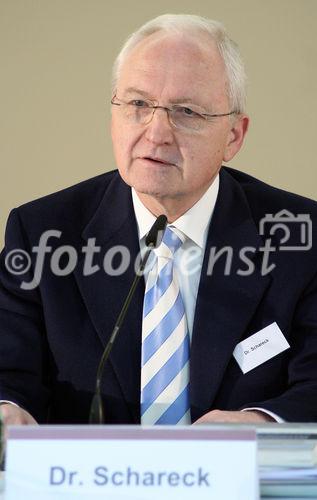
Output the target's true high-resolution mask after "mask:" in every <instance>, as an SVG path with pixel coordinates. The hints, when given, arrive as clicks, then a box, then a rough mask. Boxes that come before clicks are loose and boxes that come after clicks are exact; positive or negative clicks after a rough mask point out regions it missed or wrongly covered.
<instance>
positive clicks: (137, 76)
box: [112, 32, 246, 211]
mask: <svg viewBox="0 0 317 500" xmlns="http://www.w3.org/2000/svg"><path fill="white" fill-rule="evenodd" d="M226 86H227V79H226V75H225V68H224V64H223V61H222V59H221V57H220V55H219V53H218V50H217V49H216V46H214V45H213V42H212V41H210V39H209V38H206V39H205V38H204V37H200V39H198V41H197V40H194V39H188V37H187V38H185V37H180V36H175V35H174V36H173V35H166V34H163V33H161V32H158V33H154V34H153V35H151V36H150V37H148V38H146V39H145V40H143V41H142V42H140V43H139V44H138V45H137V46H136V47H135V48H134V49H133V51H132V52H131V53H130V54H129V55H128V57H127V58H126V60H125V62H124V63H123V65H122V67H121V72H120V76H119V80H118V84H117V89H116V96H117V97H118V98H119V99H121V100H123V101H126V102H128V101H131V100H134V99H136V100H140V99H142V100H144V99H148V100H151V101H156V104H159V105H161V106H166V107H170V106H171V105H173V104H182V105H185V106H186V105H187V106H188V107H191V106H193V107H195V109H197V107H198V109H199V110H201V112H202V113H203V112H205V113H212V114H215V113H227V112H230V111H232V110H231V109H230V105H229V100H228V96H227V92H226ZM237 121H239V119H238V120H237ZM240 128H241V127H240ZM242 128H243V127H242ZM245 128H246V127H245ZM244 132H245V130H244ZM238 135H239V134H238ZM240 135H241V134H240ZM243 135H244V133H243ZM242 138H243V137H242ZM242 138H241V137H240V139H241V140H240V143H239V144H238V145H237V144H236V143H237V134H236V131H235V128H234V126H233V124H232V122H231V120H230V117H219V118H214V119H213V120H212V121H210V122H207V121H206V122H204V126H203V128H202V129H201V130H199V131H191V130H184V129H177V128H175V127H174V126H173V125H171V123H170V122H169V119H168V116H167V113H166V111H165V110H162V109H158V110H156V111H155V113H154V116H153V118H152V121H151V122H150V123H149V124H147V125H141V124H136V123H131V122H130V121H129V120H128V119H126V118H125V116H124V113H123V112H122V109H121V108H120V107H119V106H113V109H112V141H113V147H114V154H115V158H116V162H117V166H118V169H119V172H120V175H121V177H122V178H123V180H124V181H125V182H126V183H127V184H129V185H130V186H133V187H134V188H135V190H136V191H137V193H138V194H139V196H140V198H141V200H143V201H144V202H145V204H146V205H151V203H149V201H151V200H152V201H153V200H156V201H159V202H160V203H161V204H163V205H164V204H171V203H176V204H178V205H180V204H181V206H182V207H183V209H184V211H186V210H188V209H189V208H190V207H191V206H192V205H194V203H196V201H197V200H198V199H199V198H200V197H201V196H202V195H203V193H204V192H205V191H206V190H207V188H208V187H209V185H210V184H211V183H212V181H213V179H214V177H215V176H216V174H217V173H218V171H219V169H220V167H221V164H222V162H223V161H224V160H225V161H228V160H230V159H231V158H232V156H234V154H235V153H236V152H237V150H238V149H239V148H240V146H241V143H242ZM238 142H239V141H238ZM147 202H148V203H147ZM148 208H150V209H151V207H150V206H149V207H148Z"/></svg>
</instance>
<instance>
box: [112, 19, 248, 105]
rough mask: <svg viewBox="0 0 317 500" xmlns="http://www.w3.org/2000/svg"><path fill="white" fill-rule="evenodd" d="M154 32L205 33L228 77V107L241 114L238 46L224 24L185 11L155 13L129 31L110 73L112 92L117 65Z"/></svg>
mask: <svg viewBox="0 0 317 500" xmlns="http://www.w3.org/2000/svg"><path fill="white" fill-rule="evenodd" d="M157 31H165V32H169V33H171V32H174V33H179V34H184V33H191V34H193V33H196V34H197V32H200V33H207V34H208V35H209V36H210V37H211V38H212V40H214V42H215V43H216V45H217V48H218V50H219V53H220V55H221V57H222V59H223V61H224V65H225V69H226V73H227V78H228V97H229V101H230V104H231V106H232V110H234V111H236V112H240V113H243V112H244V111H245V107H246V74H245V69H244V64H243V61H242V58H241V54H240V50H239V47H238V45H237V44H236V43H235V42H234V41H233V40H231V39H230V38H229V36H228V34H227V32H226V30H225V27H224V26H223V24H222V23H220V22H218V21H213V20H212V19H206V18H204V17H200V16H195V15H189V14H164V15H162V16H158V17H156V18H154V19H152V20H150V21H148V22H147V23H145V24H143V26H141V28H139V29H138V30H137V31H135V32H134V33H132V35H130V36H129V37H128V39H127V40H126V42H125V43H124V45H123V47H122V48H121V51H120V52H119V54H118V56H117V58H116V60H115V62H114V65H113V72H112V92H113V94H114V93H115V90H116V86H117V82H118V78H119V73H120V69H121V66H122V64H123V62H124V60H125V58H126V57H127V55H128V54H129V53H130V52H131V51H132V49H133V48H134V47H135V46H136V45H137V44H138V43H139V42H141V41H142V40H144V39H145V38H146V37H148V36H150V35H152V34H153V33H156V32H157Z"/></svg>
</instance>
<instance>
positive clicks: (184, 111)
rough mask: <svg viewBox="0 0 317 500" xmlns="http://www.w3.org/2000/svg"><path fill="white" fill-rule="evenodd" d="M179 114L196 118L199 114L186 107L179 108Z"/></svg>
mask: <svg viewBox="0 0 317 500" xmlns="http://www.w3.org/2000/svg"><path fill="white" fill-rule="evenodd" d="M178 109H179V112H180V113H181V114H183V115H185V116H195V115H197V113H195V111H193V110H192V109H190V108H186V107H185V106H180V107H179V108H178Z"/></svg>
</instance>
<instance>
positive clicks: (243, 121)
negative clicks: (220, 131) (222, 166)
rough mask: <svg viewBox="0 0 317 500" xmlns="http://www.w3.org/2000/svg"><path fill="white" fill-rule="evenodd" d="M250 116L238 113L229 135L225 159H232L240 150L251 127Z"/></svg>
mask: <svg viewBox="0 0 317 500" xmlns="http://www.w3.org/2000/svg"><path fill="white" fill-rule="evenodd" d="M249 121H250V120H249V117H248V116H247V115H243V114H241V115H238V117H237V118H236V119H235V120H234V122H233V123H232V127H231V130H230V132H229V135H228V144H227V147H226V149H225V153H224V157H223V160H224V161H225V162H227V161H230V160H232V158H233V157H234V156H235V155H236V154H237V153H238V151H239V150H240V148H241V146H242V144H243V140H244V137H245V134H246V133H247V130H248V128H249Z"/></svg>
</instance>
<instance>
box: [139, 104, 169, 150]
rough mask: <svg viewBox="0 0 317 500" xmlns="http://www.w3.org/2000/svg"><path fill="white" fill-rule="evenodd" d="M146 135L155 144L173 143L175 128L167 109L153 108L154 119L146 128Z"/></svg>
mask: <svg viewBox="0 0 317 500" xmlns="http://www.w3.org/2000/svg"><path fill="white" fill-rule="evenodd" d="M145 137H146V139H147V140H148V141H149V142H152V143H153V144H171V143H172V142H173V141H174V135H173V129H172V126H171V124H170V120H169V116H168V111H167V110H166V109H164V108H155V109H154V110H153V115H152V119H151V121H150V123H148V125H146V128H145Z"/></svg>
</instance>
